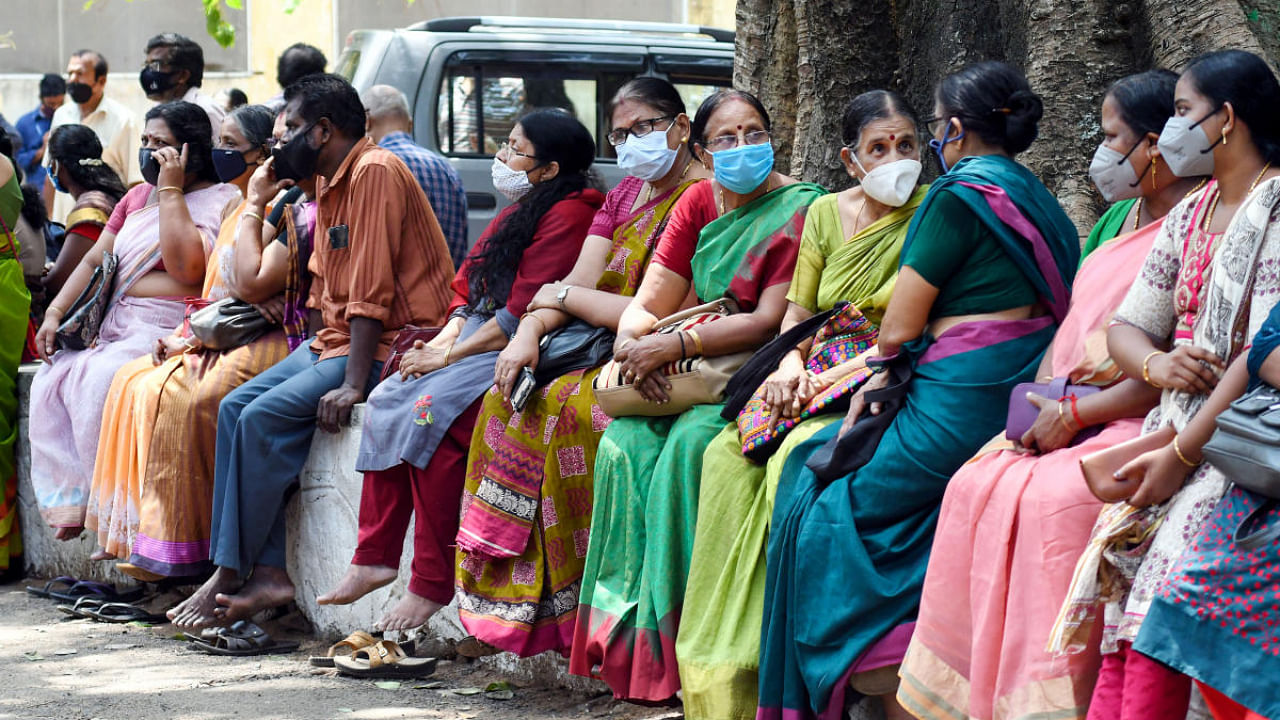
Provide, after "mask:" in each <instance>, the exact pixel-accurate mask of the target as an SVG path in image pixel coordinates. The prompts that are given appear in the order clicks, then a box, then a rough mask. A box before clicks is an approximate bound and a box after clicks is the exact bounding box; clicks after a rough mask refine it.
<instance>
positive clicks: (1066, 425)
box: [898, 70, 1196, 720]
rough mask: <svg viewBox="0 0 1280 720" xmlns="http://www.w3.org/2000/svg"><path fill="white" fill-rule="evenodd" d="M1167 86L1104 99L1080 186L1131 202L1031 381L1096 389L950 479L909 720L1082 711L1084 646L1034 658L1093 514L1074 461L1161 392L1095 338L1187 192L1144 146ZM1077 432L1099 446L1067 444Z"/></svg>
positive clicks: (1153, 83) (1162, 82)
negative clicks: (1100, 136) (1124, 368)
mask: <svg viewBox="0 0 1280 720" xmlns="http://www.w3.org/2000/svg"><path fill="white" fill-rule="evenodd" d="M1176 82H1177V76H1176V75H1175V74H1173V73H1171V72H1168V71H1166V70H1152V71H1148V72H1145V73H1141V74H1139V75H1133V76H1130V77H1127V78H1124V79H1122V80H1120V81H1119V82H1117V83H1116V84H1115V85H1114V86H1112V87H1111V89H1110V90H1109V91H1108V93H1107V95H1106V97H1105V99H1104V101H1103V105H1102V129H1103V133H1104V135H1105V138H1104V141H1103V143H1102V147H1100V148H1099V149H1098V152H1097V154H1096V155H1095V156H1094V162H1093V165H1092V166H1091V167H1090V174H1091V176H1092V177H1093V179H1094V182H1095V184H1096V185H1097V186H1098V187H1099V189H1100V190H1101V191H1102V194H1103V196H1104V197H1105V198H1106V199H1107V200H1108V201H1112V202H1118V201H1122V200H1125V199H1128V198H1131V197H1135V196H1136V197H1138V201H1137V202H1136V203H1132V204H1130V205H1129V207H1130V209H1129V212H1128V214H1127V215H1125V216H1124V222H1123V224H1122V225H1119V226H1118V227H1116V226H1115V225H1113V226H1112V228H1111V233H1110V234H1112V235H1115V237H1114V238H1113V239H1110V240H1107V241H1106V242H1105V243H1104V244H1102V245H1101V246H1100V247H1099V248H1098V249H1097V250H1096V251H1094V252H1093V253H1092V254H1090V255H1089V256H1088V257H1087V258H1086V259H1085V261H1084V264H1083V265H1082V266H1081V268H1080V272H1079V273H1078V274H1077V275H1076V279H1075V283H1074V285H1073V287H1072V293H1071V298H1072V304H1071V308H1070V311H1069V312H1068V314H1067V317H1066V319H1065V321H1064V322H1063V323H1062V326H1061V327H1060V328H1059V329H1058V332H1057V333H1056V334H1055V336H1054V339H1053V344H1052V345H1051V346H1050V348H1049V350H1048V351H1047V352H1046V353H1045V360H1044V362H1043V363H1042V364H1041V367H1040V372H1039V373H1038V375H1039V380H1038V382H1042V383H1043V382H1048V381H1049V379H1050V378H1054V377H1059V378H1060V377H1066V378H1068V379H1069V382H1070V383H1071V384H1074V385H1094V386H1099V387H1103V388H1106V391H1105V392H1101V393H1097V394H1095V395H1091V396H1089V397H1088V398H1086V399H1082V400H1080V401H1079V402H1078V403H1075V406H1074V408H1073V403H1072V402H1071V401H1070V400H1065V401H1059V400H1058V398H1057V397H1052V398H1047V399H1046V398H1042V397H1039V396H1036V397H1035V398H1032V399H1031V400H1032V402H1034V403H1035V404H1036V406H1037V407H1038V408H1039V409H1040V414H1039V416H1038V418H1037V420H1036V422H1035V424H1034V426H1033V427H1032V429H1031V430H1030V431H1028V432H1027V434H1026V435H1024V436H1023V437H1022V439H1021V442H1020V443H1019V444H1020V445H1022V446H1023V447H1020V448H1019V447H1012V443H1008V442H1005V441H1004V438H1003V435H1001V436H1000V437H999V438H997V439H996V440H995V441H993V442H992V443H991V444H989V445H988V446H987V447H986V448H984V452H983V453H980V454H979V455H978V457H977V458H975V459H974V460H972V461H970V462H969V463H968V464H967V465H965V466H964V467H962V468H961V469H960V471H959V472H957V473H956V474H955V476H953V477H952V480H951V482H950V484H949V485H948V486H947V492H946V496H945V499H944V500H943V504H942V514H941V517H940V519H939V521H938V530H937V534H936V535H935V537H934V543H933V552H932V554H931V556H930V559H929V570H928V574H927V575H926V577H925V583H924V595H923V598H922V601H921V607H920V616H919V619H918V620H917V623H916V631H915V634H914V635H913V637H912V641H911V645H910V648H909V650H908V652H907V656H906V659H905V660H904V662H903V664H902V667H901V676H902V682H901V685H900V686H899V690H898V701H899V702H900V703H901V704H902V706H903V707H904V708H906V709H907V710H908V711H910V712H911V713H912V714H913V715H915V716H916V717H919V718H948V719H949V718H957V717H964V718H982V719H984V720H990V719H993V718H1001V719H1003V720H1029V719H1030V718H1044V717H1053V718H1055V719H1060V720H1068V719H1069V718H1083V717H1084V716H1085V713H1086V712H1087V710H1088V706H1089V698H1090V695H1091V694H1092V691H1093V684H1094V679H1095V678H1096V676H1097V670H1098V663H1099V653H1098V642H1097V638H1094V640H1093V641H1092V642H1091V643H1089V644H1088V645H1087V646H1086V647H1083V648H1078V649H1077V650H1078V651H1077V652H1075V653H1073V654H1070V655H1065V656H1061V657H1055V656H1054V655H1053V654H1051V653H1049V652H1048V651H1047V650H1046V645H1047V642H1048V639H1049V635H1050V631H1051V629H1052V627H1053V625H1054V622H1055V620H1056V618H1057V616H1058V609H1059V608H1060V607H1061V601H1062V599H1063V597H1065V595H1066V593H1067V588H1068V586H1069V585H1070V582H1071V577H1072V573H1073V571H1074V570H1075V566H1076V560H1077V558H1078V557H1079V556H1080V553H1081V552H1082V551H1083V550H1084V547H1085V545H1086V544H1087V543H1088V541H1089V532H1090V530H1091V529H1092V527H1093V524H1094V522H1095V521H1096V520H1097V517H1098V511H1099V509H1100V508H1101V507H1102V503H1101V502H1100V501H1099V500H1097V499H1096V498H1094V497H1093V495H1092V494H1090V492H1089V490H1088V487H1087V486H1086V485H1085V482H1084V478H1083V476H1082V475H1081V473H1080V468H1079V461H1080V458H1082V457H1084V456H1085V455H1088V454H1089V453H1092V452H1095V451H1097V450H1101V449H1104V448H1107V447H1110V446H1112V445H1115V444H1117V443H1121V442H1124V441H1126V440H1130V439H1132V438H1135V437H1137V436H1138V434H1139V432H1140V430H1141V428H1142V418H1143V416H1144V415H1146V413H1147V411H1148V410H1150V409H1151V408H1152V407H1154V406H1155V404H1156V403H1157V402H1158V400H1159V391H1157V390H1154V389H1152V388H1150V387H1149V386H1147V385H1146V384H1145V383H1143V382H1141V381H1140V380H1130V379H1126V377H1125V376H1124V374H1123V373H1122V372H1121V371H1120V370H1119V368H1117V367H1116V365H1115V363H1114V362H1113V361H1112V360H1111V358H1110V357H1109V355H1108V353H1107V342H1106V331H1107V326H1108V324H1109V323H1110V321H1111V317H1112V315H1113V314H1114V312H1115V310H1116V308H1117V307H1119V305H1120V302H1121V300H1123V299H1124V297H1125V294H1126V293H1127V292H1128V289H1129V286H1130V285H1131V284H1132V282H1133V279H1134V278H1135V277H1136V276H1137V274H1138V271H1139V270H1140V269H1141V267H1142V264H1143V261H1144V260H1145V259H1146V257H1147V254H1148V251H1150V249H1151V246H1152V243H1153V242H1154V241H1155V238H1156V235H1157V233H1158V231H1159V229H1160V226H1161V224H1162V220H1163V217H1164V215H1165V213H1167V212H1168V210H1169V208H1171V207H1172V206H1173V205H1175V204H1176V203H1177V202H1178V201H1180V200H1181V199H1182V198H1183V196H1184V195H1186V194H1187V192H1188V191H1190V190H1191V189H1192V188H1193V187H1194V186H1195V184H1196V180H1194V179H1179V178H1176V177H1173V175H1172V173H1169V172H1168V171H1167V169H1166V168H1161V167H1159V165H1161V164H1162V161H1161V158H1160V154H1159V150H1158V149H1157V148H1156V139H1157V138H1158V137H1159V133H1160V130H1161V128H1162V127H1163V126H1164V123H1165V121H1166V120H1167V119H1168V116H1169V115H1170V114H1171V113H1172V112H1173V95H1174V93H1173V90H1174V85H1175V84H1176ZM1126 153H1127V154H1126ZM1122 212H1123V211H1122ZM1106 223H1107V218H1105V217H1104V219H1103V220H1102V221H1100V223H1099V224H1100V225H1103V224H1106ZM1120 228H1123V229H1120ZM1117 230H1119V232H1118V234H1117ZM1011 402H1024V400H1023V399H1022V398H1013V399H1012V400H1011ZM1086 428H1088V429H1090V431H1091V432H1097V434H1096V435H1094V436H1092V437H1088V438H1087V439H1083V440H1082V441H1081V442H1079V443H1078V444H1076V445H1073V446H1069V445H1068V444H1069V443H1070V442H1072V441H1073V440H1074V439H1075V438H1076V436H1077V435H1078V434H1079V433H1080V432H1081V431H1083V430H1085V429H1086Z"/></svg>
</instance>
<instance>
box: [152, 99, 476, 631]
mask: <svg viewBox="0 0 1280 720" xmlns="http://www.w3.org/2000/svg"><path fill="white" fill-rule="evenodd" d="M284 123H285V127H286V131H285V133H284V135H283V136H282V137H281V138H280V144H279V145H277V146H276V148H275V149H274V150H273V151H272V153H271V159H269V160H268V161H267V162H266V163H265V164H264V165H263V167H262V168H261V169H259V170H258V172H259V173H266V174H267V176H268V178H270V179H271V180H273V181H278V182H276V183H275V184H274V187H271V188H270V190H269V191H268V192H258V191H255V190H254V187H255V184H250V191H249V196H248V198H247V199H246V204H245V209H244V211H243V213H242V214H241V217H240V222H241V223H243V224H245V225H248V227H242V228H241V232H249V233H250V235H251V236H255V237H256V235H257V234H258V233H260V232H261V227H260V226H261V224H262V222H263V220H262V217H263V213H264V212H265V208H266V204H267V203H268V202H269V201H270V200H271V199H272V197H273V196H274V195H275V193H276V192H278V191H279V190H280V189H282V188H284V187H287V186H288V185H290V184H292V183H294V182H297V181H301V180H305V179H307V178H312V177H315V178H316V179H317V181H318V182H317V188H318V190H317V199H316V229H315V235H314V237H315V243H314V249H313V250H312V255H311V261H310V265H309V266H310V269H311V271H312V280H311V295H310V299H309V300H308V302H307V307H308V308H310V309H311V330H312V332H314V333H315V338H314V339H313V340H312V341H311V342H310V343H307V344H304V345H301V346H300V347H298V349H297V350H294V351H293V353H292V354H290V355H289V356H288V357H287V358H285V359H284V360H282V361H281V362H280V363H278V364H277V365H275V366H274V367H272V368H271V369H270V370H267V371H266V372H264V373H262V374H261V375H258V376H257V377H255V378H254V379H252V380H250V381H248V382H247V383H245V384H243V385H241V386H240V387H239V388H237V389H235V390H233V391H232V392H231V393H230V394H229V395H227V396H226V397H225V398H223V400H222V404H221V405H220V406H219V409H218V443H217V462H216V463H215V466H214V498H215V499H214V506H213V527H212V534H211V538H210V551H209V552H210V558H211V559H212V560H213V563H214V565H216V566H217V570H216V571H215V572H214V574H213V577H211V578H210V579H209V580H208V581H207V582H206V583H205V584H204V585H202V586H201V587H200V589H199V590H197V591H196V593H195V594H194V595H192V596H191V597H190V598H188V599H187V600H186V601H184V602H183V603H182V604H181V605H179V606H177V607H175V608H173V609H172V610H170V611H169V613H168V616H169V618H170V619H172V620H173V622H174V624H175V625H177V626H178V627H181V628H184V629H191V628H199V627H206V626H210V625H228V624H231V623H233V622H235V621H236V620H240V619H246V618H249V617H251V616H252V615H253V614H254V613H256V612H257V611H259V610H262V609H265V608H269V607H274V606H278V605H283V604H285V603H287V602H289V601H290V600H292V599H293V594H294V586H293V583H292V582H291V581H290V580H289V574H288V572H287V571H286V568H285V555H286V552H285V551H286V547H285V544H286V543H285V538H286V535H285V519H284V518H285V514H284V505H285V502H286V500H287V499H288V498H289V495H290V491H291V489H292V488H293V487H294V486H296V485H297V482H298V475H299V473H301V472H302V466H303V464H304V463H305V462H306V460H307V454H308V453H309V452H310V450H311V438H312V437H313V436H314V435H315V430H316V428H317V427H319V428H320V429H321V430H324V431H326V432H331V433H333V432H338V431H339V429H340V428H341V426H343V425H345V424H347V422H348V420H349V419H350V417H351V408H352V407H353V406H354V405H355V404H356V403H358V402H361V401H362V400H364V397H365V395H366V393H367V392H368V391H369V390H372V389H373V387H374V385H375V384H376V383H377V381H378V376H379V373H380V372H381V370H382V363H383V361H385V360H386V358H387V356H388V355H389V353H390V349H391V342H392V340H394V339H395V336H396V334H397V333H398V332H399V331H400V329H401V328H403V327H404V326H405V325H410V324H412V325H418V326H423V327H425V326H431V325H437V326H438V325H440V324H441V323H442V322H443V321H444V320H445V316H446V315H447V313H448V307H449V301H450V299H451V297H452V295H453V293H452V291H451V290H450V288H449V281H450V279H452V277H453V261H452V260H451V259H450V257H449V247H448V245H447V244H446V243H445V239H444V233H443V232H441V230H440V225H439V223H437V222H436V220H435V216H434V215H433V214H432V212H431V206H430V204H429V203H428V202H427V196H426V195H425V194H423V192H422V188H421V187H419V185H418V182H417V180H415V179H414V177H413V174H412V173H410V172H409V168H407V167H406V166H405V164H404V163H403V162H402V161H401V160H400V159H399V158H397V157H396V156H395V155H393V154H392V153H391V152H390V151H388V150H386V149H384V148H380V147H378V146H377V145H374V144H373V143H372V142H371V141H370V140H369V139H368V138H367V137H365V117H364V107H363V106H362V105H361V104H360V96H359V95H357V94H356V91H355V88H353V87H351V85H350V84H349V83H347V81H346V80H344V79H343V78H341V77H339V76H337V75H309V76H307V77H305V78H303V79H301V80H299V81H298V82H296V83H294V84H293V85H290V86H289V88H288V89H287V90H285V110H284Z"/></svg>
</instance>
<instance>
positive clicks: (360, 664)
mask: <svg viewBox="0 0 1280 720" xmlns="http://www.w3.org/2000/svg"><path fill="white" fill-rule="evenodd" d="M437 663H438V661H437V660H436V659H435V658H420V657H409V656H408V655H407V654H405V651H404V650H403V649H401V647H400V646H399V645H397V644H396V642H395V641H394V640H381V641H379V642H377V643H374V644H373V645H370V646H368V647H364V648H360V649H359V650H357V651H355V652H354V653H352V654H351V657H336V658H334V659H333V666H334V667H336V668H337V669H338V672H339V673H341V674H343V675H350V676H351V677H358V678H373V679H379V680H380V679H384V678H423V677H427V676H428V675H431V674H432V673H434V672H435V671H436V665H437Z"/></svg>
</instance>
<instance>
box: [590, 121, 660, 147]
mask: <svg viewBox="0 0 1280 720" xmlns="http://www.w3.org/2000/svg"><path fill="white" fill-rule="evenodd" d="M675 119H676V116H675V115H663V116H661V117H656V118H649V119H648V120H640V121H638V122H636V123H635V124H634V125H632V126H631V127H625V128H614V129H613V130H611V131H609V134H608V135H606V136H605V137H607V138H608V139H609V144H610V145H612V146H614V147H617V146H619V145H622V144H624V143H626V142H627V136H628V135H633V136H635V137H638V138H642V137H644V136H645V135H648V134H649V133H651V132H653V131H654V130H662V131H666V130H670V129H671V124H672V123H673V122H675ZM661 122H665V123H667V126H666V127H661V128H660V127H658V123H661Z"/></svg>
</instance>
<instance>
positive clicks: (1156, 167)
mask: <svg viewBox="0 0 1280 720" xmlns="http://www.w3.org/2000/svg"><path fill="white" fill-rule="evenodd" d="M1158 177H1160V158H1158V157H1153V158H1151V192H1155V191H1156V178H1158Z"/></svg>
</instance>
